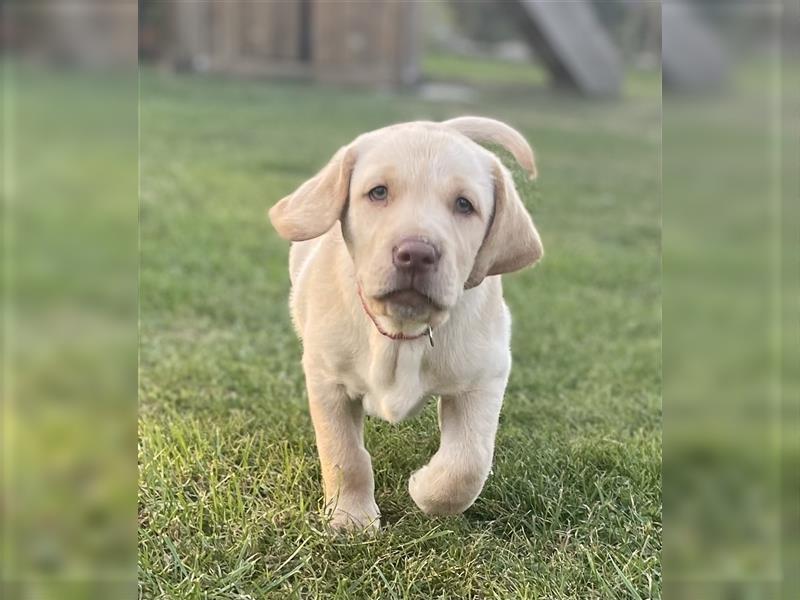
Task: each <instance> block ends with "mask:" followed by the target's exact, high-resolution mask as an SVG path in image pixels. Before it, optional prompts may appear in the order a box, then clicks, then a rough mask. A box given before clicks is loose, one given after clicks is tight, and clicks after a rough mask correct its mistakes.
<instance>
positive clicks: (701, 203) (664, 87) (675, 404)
mask: <svg viewBox="0 0 800 600" xmlns="http://www.w3.org/2000/svg"><path fill="white" fill-rule="evenodd" d="M799 24H800V18H798V7H797V3H796V2H779V1H777V0H772V1H771V0H764V1H756V0H733V1H731V2H724V3H723V2H711V1H703V0H695V1H686V2H683V1H679V0H674V1H665V2H650V1H637V0H607V1H602V2H600V1H598V2H589V1H587V2H563V3H559V2H544V1H536V0H533V1H524V0H519V1H496V0H477V1H473V2H457V1H450V2H447V1H441V2H355V1H353V2H333V1H331V2H325V1H320V0H318V1H315V0H297V1H292V2H290V1H286V2H250V1H245V0H243V1H228V2H222V1H218V2H217V1H207V2H193V1H181V2H169V1H155V0H153V1H150V0H141V1H140V2H138V3H136V2H131V1H128V0H118V1H116V2H103V1H102V0H98V1H95V2H92V1H88V0H74V1H72V0H63V1H60V2H57V1H51V2H46V1H43V2H28V1H25V0H6V1H5V2H4V3H3V5H2V27H0V40H2V47H3V58H2V65H0V66H1V67H2V86H3V87H2V111H3V120H2V136H3V144H2V148H0V150H1V151H2V178H3V179H2V193H3V234H2V239H3V265H4V269H3V273H4V275H3V286H2V289H3V311H4V319H3V328H2V331H3V351H2V352H3V366H4V368H3V376H2V381H3V393H2V446H1V447H2V459H3V462H2V465H3V467H2V475H3V479H2V503H1V504H0V512H2V542H3V544H2V553H3V554H2V560H0V569H1V570H2V571H1V572H2V582H3V586H4V588H3V592H4V593H3V596H4V597H9V598H16V597H19V598H27V597H52V598H71V597H75V598H81V597H98V598H101V597H104V598H111V597H113V598H118V597H128V596H133V595H134V594H136V587H135V586H136V575H137V574H136V567H135V564H136V562H135V561H136V549H135V546H136V521H135V518H136V517H135V515H136V498H137V496H136V493H137V492H136V490H137V465H136V448H137V446H136V433H137V431H136V427H137V408H138V404H137V355H138V335H139V333H138V313H137V307H138V304H137V301H138V294H137V283H138V275H139V272H138V268H139V266H138V261H139V251H140V242H139V233H138V225H139V223H138V220H139V210H140V209H139V203H140V178H139V175H140V168H141V166H142V165H144V168H145V169H147V168H151V167H152V165H153V164H154V163H164V162H168V161H169V159H170V157H171V156H172V153H173V152H174V151H176V150H175V148H179V147H180V146H181V143H182V140H181V139H180V135H179V132H178V130H177V129H175V130H170V129H169V127H170V125H171V124H172V119H173V118H174V117H176V116H178V117H179V116H180V115H181V114H186V115H189V116H186V117H185V118H186V119H187V123H185V124H184V125H186V126H187V127H188V126H189V125H190V123H189V121H190V120H191V119H217V118H219V116H220V115H221V114H224V111H220V110H219V109H214V110H212V109H207V105H203V106H205V107H206V108H204V107H203V106H200V105H198V104H193V103H196V102H199V101H202V100H204V99H205V100H207V101H208V102H210V103H211V104H214V103H220V104H222V105H226V104H227V103H229V102H230V101H231V98H233V99H234V104H235V102H238V101H240V100H242V99H244V100H245V101H244V104H243V106H247V105H248V104H247V99H248V98H249V99H251V100H254V101H256V102H259V103H262V102H263V106H266V107H268V108H265V109H264V110H273V111H275V113H274V114H276V115H278V117H280V118H285V119H287V120H289V122H288V124H289V125H290V126H291V127H295V129H296V127H297V125H298V124H297V123H295V122H292V121H291V119H292V118H295V119H296V118H297V117H296V116H294V117H293V115H295V114H301V112H302V111H303V110H305V111H307V112H306V113H302V114H304V115H309V116H308V117H307V118H309V119H311V120H313V121H314V122H318V123H320V124H322V127H321V129H320V130H318V131H315V132H313V133H312V132H307V133H306V136H305V137H304V138H303V139H301V140H295V139H294V138H293V137H290V133H291V132H290V129H291V127H287V130H286V131H275V132H273V138H272V140H273V141H274V142H275V144H276V145H279V146H280V150H279V151H276V152H275V153H274V154H275V156H269V158H268V159H265V160H266V161H267V162H269V161H272V162H271V163H270V164H272V165H273V166H275V165H278V166H280V165H281V164H284V165H285V164H288V165H290V166H291V167H292V168H297V167H296V165H300V167H299V168H300V170H301V171H302V172H305V171H306V170H309V169H312V168H313V167H314V165H318V164H321V163H320V161H322V160H323V159H324V158H325V157H326V156H328V155H329V154H330V150H331V148H335V147H336V144H338V143H344V142H346V141H347V136H351V135H354V134H356V133H359V132H360V131H362V130H363V129H364V128H366V127H367V126H369V127H374V126H378V125H380V124H384V123H383V121H384V120H385V119H386V118H396V117H403V118H409V119H410V118H421V117H424V118H443V117H445V116H447V115H451V114H463V113H467V112H480V113H483V114H492V113H494V114H495V115H496V116H502V117H504V118H506V119H507V120H509V121H510V122H512V123H515V124H516V123H519V124H520V126H521V127H522V128H523V129H525V128H527V130H528V131H534V132H536V134H537V136H536V137H534V138H533V141H534V145H535V146H536V148H537V150H539V151H541V152H542V154H541V156H542V158H541V160H542V161H544V164H543V166H542V169H541V170H542V172H543V173H550V174H549V175H545V177H546V178H548V179H550V180H551V181H558V180H562V181H563V180H566V179H569V178H570V177H573V176H574V174H575V173H580V172H581V169H583V168H585V167H586V166H587V165H588V160H586V159H585V156H584V162H581V161H580V160H578V161H577V162H573V161H571V160H570V154H575V155H580V154H581V153H582V152H589V155H586V156H592V157H596V156H599V155H602V154H603V153H604V152H605V153H606V156H607V160H609V161H611V162H613V161H614V159H615V157H616V156H618V155H617V154H615V151H614V149H613V148H607V147H606V146H604V145H603V144H604V143H605V141H607V140H606V138H603V137H602V134H603V133H608V132H609V131H611V132H615V131H616V132H619V131H624V132H625V133H626V135H629V136H631V138H632V139H636V140H637V141H638V142H640V143H641V144H642V148H643V151H642V152H643V153H644V154H643V156H644V158H643V159H642V160H643V161H642V162H641V163H636V168H637V169H641V168H650V167H651V166H653V165H654V166H655V168H656V169H657V170H659V169H660V171H659V177H658V178H657V179H656V180H655V187H651V188H647V189H645V188H643V189H642V196H643V198H648V200H647V201H650V200H652V199H653V198H656V199H657V198H658V197H659V196H660V208H661V215H660V223H661V226H662V236H661V250H662V261H663V262H662V273H661V277H662V279H661V281H660V282H658V281H657V279H658V276H657V275H654V279H655V280H656V281H655V283H656V284H658V285H660V289H661V296H662V306H663V322H661V334H662V340H663V341H662V343H663V423H664V434H663V463H664V470H663V498H664V521H665V524H666V527H665V533H664V552H663V578H664V594H665V595H666V596H668V597H675V598H695V597H696V598H713V597H719V598H728V597H730V598H739V597H742V598H744V597H748V598H790V597H796V595H797V592H798V591H799V590H800V588H798V575H797V574H798V572H800V570H798V568H797V567H798V548H797V545H796V543H795V542H796V540H797V539H798V534H800V514H799V512H798V511H799V509H798V506H799V504H798V497H797V494H798V489H800V481H798V473H799V472H800V469H798V467H800V464H798V458H800V456H799V455H798V451H799V448H798V439H800V438H799V437H798V417H800V412H799V411H800V406H798V392H800V388H799V387H798V369H797V365H798V360H799V359H800V348H798V340H800V335H798V334H799V333H800V331H798V319H797V316H798V315H797V299H798V297H800V296H799V295H798V292H800V286H799V285H798V273H800V269H798V266H800V265H798V252H797V241H798V230H797V223H798V220H797V216H798V215H797V202H796V199H797V197H798V191H799V190H798V178H797V165H798V158H799V157H800V154H799V153H798V149H797V140H798V139H799V138H798V133H800V131H799V130H798V125H800V123H799V122H798V112H797V107H798V104H797V102H798V99H800V97H799V96H798V86H800V77H799V76H798V73H797V69H796V66H797V64H798V56H799V55H800V48H799V47H798V40H800V31H798V29H800V25H799ZM662 92H663V96H662ZM359 98H360V99H361V100H360V101H359V100H358V99H359ZM319 99H322V100H324V101H322V100H319ZM354 102H355V103H354ZM143 103H144V105H146V106H148V107H149V108H147V109H146V110H148V111H149V112H148V113H147V115H148V117H147V118H150V119H151V120H150V121H145V122H144V123H142V122H139V120H138V117H139V114H140V112H139V111H140V110H141V106H142V104H143ZM281 103H282V104H281ZM181 105H184V106H186V107H187V112H186V113H181V111H180V110H179V109H178V107H180V106H181ZM249 107H250V110H252V111H253V112H252V113H247V112H246V110H247V109H245V110H244V111H243V112H242V113H240V114H239V115H235V114H234V115H228V118H229V119H230V121H229V123H220V124H219V131H222V130H224V129H225V128H226V127H229V126H230V127H234V128H239V130H242V131H244V130H246V129H247V127H248V126H249V124H250V123H252V122H253V119H257V117H254V116H253V115H254V114H256V113H255V111H256V110H257V108H258V107H256V106H254V105H253V104H249ZM387 107H390V108H387ZM162 109H163V110H164V111H165V112H159V110H162ZM167 109H170V110H172V112H170V111H169V110H167ZM356 113H357V114H356ZM326 116H329V117H330V118H331V119H338V120H339V121H338V125H339V126H338V127H336V128H334V127H331V128H330V131H327V132H326V131H325V128H324V123H325V118H324V117H326ZM303 118H306V117H303ZM159 119H161V120H160V121H159ZM143 125H144V127H142V126H143ZM149 126H152V128H151V129H148V127H149ZM590 126H591V127H594V128H595V129H586V128H587V127H590ZM576 130H583V131H584V136H583V137H580V138H578V137H576V138H570V137H569V136H570V135H574V134H575V132H576ZM319 131H321V133H319ZM150 132H158V134H159V135H160V137H158V136H155V137H150V138H148V135H149V133H150ZM140 133H141V136H142V138H141V141H143V142H144V143H145V152H144V153H143V152H142V151H141V147H140V137H139V135H140ZM206 134H207V135H208V136H209V137H213V136H214V135H216V133H215V131H213V130H212V131H208V132H206ZM169 135H173V136H174V137H173V138H170V137H169ZM148 140H150V141H148ZM152 140H156V142H153V141H152ZM170 140H172V142H171V141H170ZM320 140H322V142H321V141H320ZM592 140H595V143H596V144H597V147H596V148H595V149H594V152H595V154H591V151H587V150H586V148H590V147H591V144H592ZM173 142H174V144H175V145H174V147H173V146H172V143H173ZM190 142H191V143H192V144H195V145H194V147H195V148H196V147H198V144H201V143H203V140H202V139H192V140H190ZM183 143H187V142H186V140H183ZM243 143H245V144H247V143H256V142H255V141H254V140H249V141H248V140H247V139H244V142H243ZM258 143H261V144H264V143H265V142H264V140H263V139H260V140H259V141H258ZM320 143H321V144H322V146H323V147H318V145H319V144H320ZM578 143H579V144H580V145H577V144H578ZM153 144H155V145H153ZM158 144H161V146H158ZM559 144H561V145H560V146H559ZM653 144H655V146H656V147H657V151H653ZM548 146H549V147H551V148H553V152H552V153H551V154H550V156H551V157H553V158H549V159H548V158H547V157H548V154H547V152H546V150H547V149H548ZM184 150H185V149H184ZM216 151H217V152H218V153H219V154H218V156H217V157H216V158H215V160H223V161H224V159H225V158H224V156H225V148H217V150H216ZM559 152H560V154H559ZM651 152H652V154H649V153H651ZM284 154H285V156H284ZM651 157H652V159H653V160H655V161H659V159H660V164H658V162H652V161H651V160H650V158H651ZM282 160H284V161H285V163H281V161H282ZM293 161H294V162H293ZM548 161H549V164H548ZM259 165H260V166H259V167H258V168H262V167H263V166H264V165H263V164H261V163H259ZM267 167H269V164H268V165H267ZM254 168H256V167H255V166H254ZM615 173H616V172H614V173H612V174H611V175H608V176H607V177H608V181H606V180H603V182H602V183H595V184H594V186H593V187H592V186H590V187H588V188H585V189H583V190H582V191H583V192H584V193H585V195H586V198H585V200H586V204H585V205H581V204H580V203H578V204H575V202H578V201H577V200H575V197H576V196H575V194H573V193H572V192H575V191H576V190H573V189H565V190H559V189H558V188H557V186H556V185H555V184H552V185H551V188H550V189H549V190H548V188H547V183H546V182H545V183H543V184H542V185H543V190H542V194H543V195H546V192H548V191H549V192H551V193H550V194H549V198H550V199H549V200H546V201H542V202H543V205H542V206H540V208H541V209H542V210H543V211H544V213H545V214H547V206H548V205H547V203H548V202H550V203H555V202H556V201H557V202H561V203H564V208H562V209H560V210H561V212H560V213H559V212H557V211H555V210H551V213H550V219H551V224H555V226H556V227H561V228H562V230H563V231H569V227H570V226H575V223H573V222H572V221H570V218H569V216H568V215H569V214H570V212H572V213H574V212H578V211H583V212H584V214H587V211H591V210H592V204H591V201H592V199H593V195H595V196H594V199H597V197H600V196H602V192H603V191H604V189H605V187H607V186H620V185H621V184H620V183H619V180H615V178H616V177H626V174H625V173H624V172H620V173H616V174H615ZM598 177H599V176H598ZM659 183H660V189H658V188H659V185H658V184H659ZM284 185H286V181H284ZM622 187H624V186H622ZM145 191H146V192H147V193H149V194H150V196H147V195H146V196H145V197H144V198H143V200H142V201H143V202H144V203H145V205H147V203H148V202H157V200H158V193H159V190H153V189H150V190H145ZM600 199H601V200H602V201H603V202H609V203H611V204H613V203H614V202H615V196H614V194H611V195H609V196H606V197H603V198H600ZM261 201H262V202H263V203H264V205H265V206H266V205H267V204H268V202H269V199H266V198H262V199H261ZM571 203H572V204H571ZM588 214H592V213H588ZM620 214H624V213H622V212H621V213H620ZM648 214H649V213H648Z"/></svg>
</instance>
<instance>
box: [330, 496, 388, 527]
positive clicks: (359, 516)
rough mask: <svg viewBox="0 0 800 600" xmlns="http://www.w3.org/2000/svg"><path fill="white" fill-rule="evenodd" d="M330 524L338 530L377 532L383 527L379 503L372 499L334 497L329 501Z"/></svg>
mask: <svg viewBox="0 0 800 600" xmlns="http://www.w3.org/2000/svg"><path fill="white" fill-rule="evenodd" d="M326 514H327V516H328V518H329V521H328V525H329V526H330V527H331V529H333V530H334V531H337V532H351V533H359V532H366V533H375V532H377V531H378V530H379V529H380V527H381V519H380V517H381V515H380V512H379V511H378V505H377V504H375V501H374V500H372V499H364V500H354V499H344V498H339V499H334V500H331V501H330V502H329V503H328V507H327V509H326Z"/></svg>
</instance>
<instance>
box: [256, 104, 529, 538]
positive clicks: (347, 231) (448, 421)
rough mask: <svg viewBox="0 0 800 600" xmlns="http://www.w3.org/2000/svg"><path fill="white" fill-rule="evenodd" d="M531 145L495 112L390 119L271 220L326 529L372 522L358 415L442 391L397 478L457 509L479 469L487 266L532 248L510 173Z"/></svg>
mask: <svg viewBox="0 0 800 600" xmlns="http://www.w3.org/2000/svg"><path fill="white" fill-rule="evenodd" d="M478 142H482V143H491V144H497V145H499V146H502V147H505V148H506V149H508V150H509V151H510V152H511V153H512V154H513V156H514V157H515V158H516V160H517V161H518V162H519V163H520V164H521V165H522V166H523V167H524V168H525V169H526V170H527V171H528V173H529V174H530V176H531V177H534V176H535V174H536V167H535V164H534V158H533V152H532V151H531V148H530V146H528V144H527V142H526V141H525V139H524V138H523V137H522V136H521V135H520V134H519V133H518V132H517V131H515V130H514V129H512V128H511V127H509V126H508V125H505V124H504V123H501V122H499V121H495V120H492V119H485V118H480V117H462V118H458V119H453V120H451V121H445V122H443V123H431V122H413V123H403V124H400V125H392V126H390V127H386V128H383V129H379V130H377V131H372V132H370V133H366V134H364V135H361V136H359V137H358V138H356V139H355V140H354V141H353V142H352V143H351V144H349V145H347V146H345V147H343V148H341V149H340V150H339V151H338V152H337V153H336V154H335V155H334V156H333V158H332V159H331V161H330V162H329V163H328V164H327V165H326V166H325V167H324V168H323V169H322V170H321V171H320V172H319V173H318V174H317V175H315V176H314V177H312V178H311V179H309V180H308V181H306V182H305V183H304V184H303V185H301V186H300V187H299V188H298V189H297V190H296V191H295V192H294V193H293V194H291V195H289V196H287V197H286V198H284V199H282V200H281V201H280V202H278V203H277V204H276V205H275V206H273V207H272V209H271V210H270V213H269V216H270V219H271V220H272V224H273V226H274V227H275V229H276V230H277V231H278V233H279V234H280V235H281V236H282V237H283V238H285V239H287V240H291V241H292V242H294V243H293V244H292V248H291V252H290V257H289V270H290V274H291V281H292V293H291V300H290V305H291V312H292V318H293V320H294V324H295V327H296V329H297V332H298V334H299V336H300V338H301V339H302V341H303V368H304V370H305V376H306V385H307V388H308V399H309V405H310V411H311V418H312V420H313V422H314V430H315V432H316V437H317V448H318V451H319V457H320V462H321V464H322V478H323V485H324V489H325V499H326V506H327V508H328V512H329V514H330V516H331V524H332V526H333V527H335V528H353V527H357V528H362V527H364V528H366V527H373V528H378V527H379V525H380V520H379V519H380V512H379V509H378V506H377V505H376V504H375V496H374V481H373V475H372V464H371V461H370V456H369V454H368V453H367V450H366V448H365V447H364V436H363V420H364V412H365V411H366V413H368V414H370V415H373V416H375V417H380V418H382V419H385V420H387V421H389V422H392V423H397V422H399V421H402V420H403V419H406V418H408V417H411V416H413V415H415V414H416V413H417V412H418V411H419V410H420V409H421V407H422V406H423V404H424V403H425V401H426V399H427V398H429V397H430V396H431V395H436V396H439V397H440V400H439V428H440V431H441V442H440V446H439V450H438V451H437V452H436V454H434V455H433V457H432V458H431V460H430V462H429V463H428V464H427V465H426V466H424V467H422V468H421V469H419V470H418V471H416V472H415V473H414V474H413V475H411V478H410V480H409V492H410V494H411V497H412V498H413V499H414V502H416V504H417V506H419V507H420V508H421V509H422V510H423V511H424V512H426V513H428V514H432V515H449V514H457V513H460V512H462V511H464V510H465V509H466V508H468V507H469V506H470V505H472V503H473V502H474V501H475V499H476V498H477V497H478V494H479V493H480V491H481V489H482V488H483V484H484V482H485V481H486V478H487V477H488V475H489V471H490V469H491V464H492V455H493V452H494V438H495V433H496V431H497V421H498V416H499V413H500V405H501V404H502V401H503V393H504V391H505V387H506V382H507V381H508V374H509V370H510V368H511V354H510V350H509V343H510V336H511V331H510V325H511V319H510V316H509V311H508V308H507V307H506V305H505V303H504V301H503V291H502V287H501V281H500V277H498V275H500V274H501V273H507V272H509V271H515V270H517V269H520V268H522V267H525V266H527V265H531V264H533V263H535V262H536V261H538V260H539V259H540V258H541V257H542V243H541V241H540V239H539V234H538V233H537V231H536V228H535V227H534V224H533V222H532V221H531V218H530V216H529V215H528V213H527V211H526V210H525V207H524V206H523V204H522V202H521V201H520V198H519V195H518V194H517V191H516V189H515V187H514V182H513V180H512V178H511V175H510V173H509V172H508V170H507V169H506V168H505V167H504V166H503V165H502V164H501V162H500V161H499V160H498V158H497V157H496V156H495V155H494V154H492V153H491V152H489V151H488V150H486V149H485V148H483V147H482V146H480V145H479V144H478Z"/></svg>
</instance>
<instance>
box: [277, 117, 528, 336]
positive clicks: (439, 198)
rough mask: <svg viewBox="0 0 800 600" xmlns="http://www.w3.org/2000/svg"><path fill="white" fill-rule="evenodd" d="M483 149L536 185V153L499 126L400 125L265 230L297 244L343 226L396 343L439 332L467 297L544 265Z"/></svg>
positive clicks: (289, 201)
mask: <svg viewBox="0 0 800 600" xmlns="http://www.w3.org/2000/svg"><path fill="white" fill-rule="evenodd" d="M477 142H488V143H493V144H497V145H500V146H503V147H505V148H506V149H507V150H509V151H510V152H511V153H512V154H513V155H514V157H515V158H516V159H517V161H518V162H519V163H520V164H521V165H522V166H523V167H524V168H525V169H526V170H527V171H528V173H529V174H530V176H531V177H535V175H536V166H535V163H534V157H533V152H532V151H531V149H530V146H528V144H527V142H526V141H525V139H524V138H523V137H522V136H521V135H520V134H519V133H518V132H517V131H515V130H514V129H512V128H511V127H509V126H508V125H505V124H503V123H500V122H499V121H494V120H492V119H484V118H480V117H463V118H459V119H453V120H451V121H445V122H443V123H429V122H414V123H404V124H400V125H393V126H390V127H386V128H384V129H379V130H377V131H373V132H370V133H367V134H364V135H362V136H360V137H358V138H357V139H356V140H354V141H353V142H352V143H351V144H349V145H347V146H345V147H343V148H341V149H340V150H339V151H338V152H337V153H336V154H335V155H334V157H333V158H332V159H331V161H330V162H329V163H328V164H327V165H326V166H325V167H324V168H323V169H322V171H320V172H319V173H318V174H317V175H316V176H314V177H313V178H311V179H310V180H308V181H306V182H305V183H304V184H303V185H301V186H300V187H299V188H298V189H297V190H296V191H295V192H294V193H293V194H291V195H289V196H287V197H286V198H284V199H283V200H281V201H280V202H278V203H277V204H276V205H275V206H273V207H272V209H271V210H270V213H269V215H270V219H271V220H272V224H273V225H274V227H275V229H276V230H277V231H278V233H279V234H280V235H281V236H282V237H284V238H286V239H289V240H292V241H301V240H308V239H312V238H315V237H317V236H320V235H322V234H323V233H325V232H327V231H328V230H329V229H330V228H331V227H332V226H333V225H334V224H335V223H336V221H337V220H341V223H342V232H343V234H344V238H345V241H346V243H347V246H348V249H349V251H350V255H351V256H352V258H353V263H354V266H355V272H356V278H357V285H359V286H360V288H361V295H362V298H363V299H364V302H365V303H366V304H367V305H368V308H369V309H370V312H372V313H373V315H375V316H376V317H377V318H379V319H381V321H382V325H383V326H384V327H386V330H387V331H390V332H403V333H408V332H411V331H415V330H416V331H418V330H419V327H420V326H421V325H431V326H434V327H435V326H436V325H439V324H441V323H443V322H444V321H445V320H446V319H447V317H448V314H449V311H450V309H451V308H452V307H453V306H454V305H455V304H456V303H457V302H458V300H459V298H460V297H461V295H462V294H463V291H464V290H465V289H468V288H471V287H474V286H476V285H479V284H480V283H481V281H483V279H484V278H485V277H486V276H488V275H499V274H501V273H507V272H510V271H516V270H517V269H521V268H522V267H525V266H527V265H531V264H533V263H535V262H536V261H538V260H539V259H540V258H541V256H542V244H541V241H540V239H539V234H538V232H537V231H536V228H535V226H534V224H533V221H532V220H531V218H530V216H529V215H528V213H527V211H526V210H525V207H524V206H523V204H522V202H521V200H520V198H519V195H518V194H517V190H516V188H515V187H514V182H513V179H512V178H511V175H510V173H509V172H508V170H507V169H506V168H505V167H504V166H503V165H502V164H501V163H500V161H499V160H498V158H497V157H496V156H495V155H494V154H492V153H491V152H489V151H488V150H486V149H485V148H483V147H482V146H480V145H479V144H478V143H477Z"/></svg>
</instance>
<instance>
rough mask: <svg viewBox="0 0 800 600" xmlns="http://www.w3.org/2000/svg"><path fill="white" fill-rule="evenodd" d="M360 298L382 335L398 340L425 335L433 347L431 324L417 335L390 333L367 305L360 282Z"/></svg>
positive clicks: (412, 338)
mask: <svg viewBox="0 0 800 600" xmlns="http://www.w3.org/2000/svg"><path fill="white" fill-rule="evenodd" d="M357 287H358V299H359V300H361V307H362V308H363V309H364V312H365V313H367V316H368V317H369V320H370V321H372V324H373V325H375V329H377V330H378V333H380V334H381V335H383V336H385V337H387V338H389V339H390V340H395V341H398V342H403V341H409V340H418V339H419V338H421V337H423V336H428V339H429V340H430V342H431V347H433V334H432V332H431V328H430V326H429V327H428V328H427V329H426V330H425V331H423V332H422V333H420V334H417V335H406V334H405V333H402V332H401V333H389V332H388V331H384V329H383V327H381V326H380V324H379V323H378V319H376V318H375V315H373V314H372V312H371V311H370V310H369V308H368V307H367V302H366V300H364V294H363V293H362V292H361V284H358V286H357Z"/></svg>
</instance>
